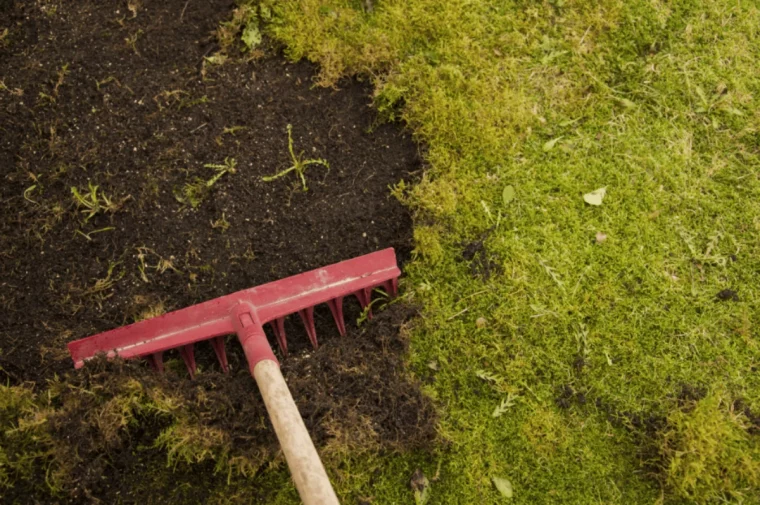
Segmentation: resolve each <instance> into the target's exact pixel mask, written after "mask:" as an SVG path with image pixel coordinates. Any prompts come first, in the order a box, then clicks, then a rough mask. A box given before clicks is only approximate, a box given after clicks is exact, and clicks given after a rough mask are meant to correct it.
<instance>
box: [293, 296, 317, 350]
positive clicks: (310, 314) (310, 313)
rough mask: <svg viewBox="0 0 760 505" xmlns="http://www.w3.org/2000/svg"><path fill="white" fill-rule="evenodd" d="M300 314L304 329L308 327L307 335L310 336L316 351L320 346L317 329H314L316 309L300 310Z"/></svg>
mask: <svg viewBox="0 0 760 505" xmlns="http://www.w3.org/2000/svg"><path fill="white" fill-rule="evenodd" d="M298 314H299V315H300V316H301V320H302V321H303V325H304V327H306V333H308V334H309V340H311V345H312V347H314V349H315V350H316V349H317V347H319V344H318V343H317V329H316V328H315V327H314V307H307V308H305V309H303V310H299V311H298Z"/></svg>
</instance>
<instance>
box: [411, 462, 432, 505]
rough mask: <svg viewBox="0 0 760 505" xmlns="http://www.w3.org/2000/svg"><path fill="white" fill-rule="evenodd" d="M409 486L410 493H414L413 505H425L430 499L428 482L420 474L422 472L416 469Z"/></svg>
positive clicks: (423, 475) (422, 474)
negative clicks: (410, 488)
mask: <svg viewBox="0 0 760 505" xmlns="http://www.w3.org/2000/svg"><path fill="white" fill-rule="evenodd" d="M409 485H410V486H411V487H412V491H414V503H415V504H416V505H425V503H427V501H428V500H429V499H430V481H429V480H428V478H427V477H425V474H424V473H422V470H420V469H419V468H418V469H417V470H415V471H414V473H413V474H412V480H411V482H409Z"/></svg>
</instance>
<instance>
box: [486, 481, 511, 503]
mask: <svg viewBox="0 0 760 505" xmlns="http://www.w3.org/2000/svg"><path fill="white" fill-rule="evenodd" d="M491 480H492V481H493V485H494V486H496V489H498V490H499V492H500V493H501V495H502V496H503V497H504V498H512V494H513V493H512V483H511V482H509V481H508V480H507V479H505V478H504V477H491Z"/></svg>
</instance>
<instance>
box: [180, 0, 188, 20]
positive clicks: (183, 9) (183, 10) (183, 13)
mask: <svg viewBox="0 0 760 505" xmlns="http://www.w3.org/2000/svg"><path fill="white" fill-rule="evenodd" d="M189 3H190V0H187V2H185V6H184V7H182V13H181V14H180V15H179V20H180V21H182V18H183V17H185V10H186V9H187V4H189Z"/></svg>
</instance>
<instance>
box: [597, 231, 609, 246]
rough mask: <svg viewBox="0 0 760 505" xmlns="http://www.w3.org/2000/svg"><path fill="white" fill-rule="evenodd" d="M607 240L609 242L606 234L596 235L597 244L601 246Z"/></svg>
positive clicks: (599, 233)
mask: <svg viewBox="0 0 760 505" xmlns="http://www.w3.org/2000/svg"><path fill="white" fill-rule="evenodd" d="M605 240H607V235H606V234H604V233H602V232H600V231H599V232H597V233H596V243H597V244H601V243H602V242H604V241H605Z"/></svg>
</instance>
